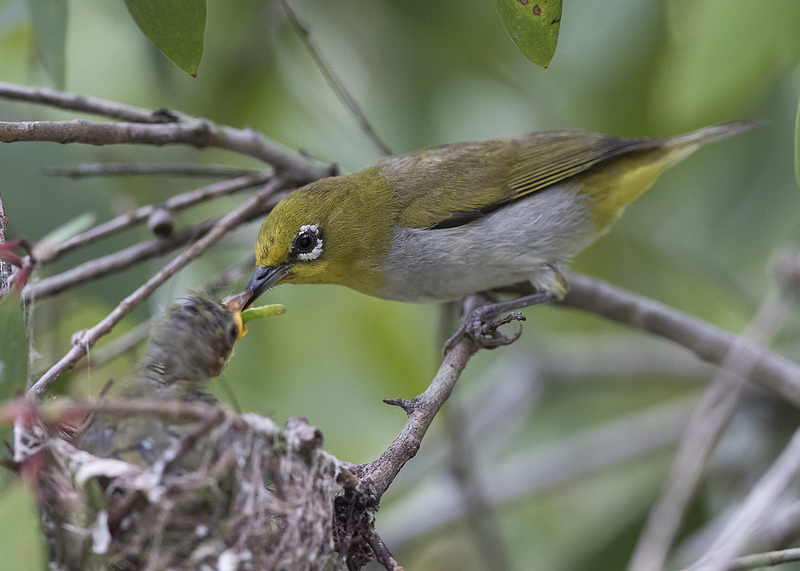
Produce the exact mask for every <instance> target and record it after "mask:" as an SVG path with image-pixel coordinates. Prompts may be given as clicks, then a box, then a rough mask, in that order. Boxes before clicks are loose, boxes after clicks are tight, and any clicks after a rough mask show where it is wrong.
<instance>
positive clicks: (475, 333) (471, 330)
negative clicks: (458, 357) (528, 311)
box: [444, 306, 525, 354]
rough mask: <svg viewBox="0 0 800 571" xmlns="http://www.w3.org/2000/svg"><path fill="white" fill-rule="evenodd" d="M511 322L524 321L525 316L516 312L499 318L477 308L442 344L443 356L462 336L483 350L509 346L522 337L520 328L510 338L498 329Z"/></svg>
mask: <svg viewBox="0 0 800 571" xmlns="http://www.w3.org/2000/svg"><path fill="white" fill-rule="evenodd" d="M512 321H525V316H524V315H522V314H521V313H520V312H518V311H512V312H511V313H508V314H506V315H502V316H500V315H497V314H495V313H494V312H493V311H491V310H490V309H489V308H487V307H485V306H483V307H477V308H475V309H474V310H473V311H472V313H471V314H470V315H469V317H468V318H467V319H465V320H464V322H463V324H462V325H461V327H459V328H458V331H456V332H455V333H454V334H453V336H452V337H450V339H448V340H447V342H446V343H445V344H444V352H445V354H447V353H449V352H450V350H451V349H452V348H453V347H454V346H455V344H456V343H457V342H458V341H459V340H460V339H461V337H462V336H466V337H469V338H470V339H472V341H473V342H474V343H475V344H476V345H477V346H478V347H480V348H483V349H496V348H497V347H502V346H503V345H510V344H511V343H513V342H514V341H516V340H517V339H519V336H520V335H522V328H520V329H519V330H518V331H517V332H516V333H514V334H513V335H511V336H509V335H506V334H505V333H502V332H501V331H500V329H499V328H500V327H501V326H503V325H506V324H507V323H511V322H512Z"/></svg>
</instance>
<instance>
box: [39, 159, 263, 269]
mask: <svg viewBox="0 0 800 571" xmlns="http://www.w3.org/2000/svg"><path fill="white" fill-rule="evenodd" d="M272 177H273V175H272V174H271V173H269V172H262V173H257V174H254V175H248V176H243V177H239V178H234V179H231V180H225V181H222V182H216V183H213V184H209V185H207V186H204V187H201V188H198V189H195V190H192V191H190V192H185V193H183V194H178V195H175V196H173V197H170V198H168V199H167V200H165V201H164V202H162V203H160V204H158V205H153V204H149V205H147V206H142V207H141V208H137V209H136V210H133V211H131V212H127V213H126V214H123V215H121V216H117V217H116V218H113V219H111V220H109V221H108V222H104V223H102V224H98V225H97V226H95V227H94V228H92V229H91V230H88V231H86V232H84V233H83V234H79V235H78V236H75V237H74V238H71V239H70V240H67V241H66V242H64V243H63V244H61V245H59V246H58V247H57V248H54V249H53V251H52V255H50V256H49V257H47V258H46V259H44V260H38V261H39V262H43V263H47V262H53V261H55V260H57V259H59V258H60V257H61V256H62V255H63V254H66V253H67V252H69V251H71V250H74V249H75V248H79V247H83V246H86V245H88V244H91V243H93V242H96V241H97V240H99V239H101V238H105V237H107V236H111V235H113V234H116V233H118V232H121V231H123V230H126V229H127V228H130V227H131V226H134V225H136V224H139V223H142V222H145V221H146V220H147V219H148V218H149V217H150V215H151V214H153V212H154V211H155V210H156V209H158V208H166V209H167V210H171V211H173V212H178V211H180V210H184V209H186V208H189V207H190V206H194V205H196V204H200V203H201V202H205V201H208V200H212V199H214V198H217V197H220V196H228V195H230V194H233V193H235V192H238V191H240V190H244V189H247V188H252V187H254V186H258V185H260V184H265V183H267V182H269V181H270V180H271V179H272Z"/></svg>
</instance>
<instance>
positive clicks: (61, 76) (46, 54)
mask: <svg viewBox="0 0 800 571" xmlns="http://www.w3.org/2000/svg"><path fill="white" fill-rule="evenodd" d="M28 11H29V12H30V15H31V24H32V25H33V30H34V32H35V33H36V38H37V40H38V43H39V50H40V52H41V56H42V61H43V62H44V66H45V68H46V69H47V71H48V73H49V74H50V75H51V76H52V77H53V81H54V82H55V84H56V86H57V87H58V88H59V89H63V88H64V80H65V76H66V69H67V59H66V56H65V51H66V49H65V46H66V42H67V16H68V14H69V7H68V6H67V0H28Z"/></svg>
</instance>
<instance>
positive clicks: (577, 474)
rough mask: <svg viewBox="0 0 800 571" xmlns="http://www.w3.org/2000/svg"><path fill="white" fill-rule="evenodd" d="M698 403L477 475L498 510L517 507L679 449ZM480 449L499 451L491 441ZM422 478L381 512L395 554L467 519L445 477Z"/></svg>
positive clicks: (661, 410)
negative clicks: (619, 466)
mask: <svg viewBox="0 0 800 571" xmlns="http://www.w3.org/2000/svg"><path fill="white" fill-rule="evenodd" d="M462 388H463V387H462ZM694 404H695V398H694V397H692V398H681V399H677V400H673V401H671V402H669V403H667V404H663V405H658V406H652V407H648V408H646V409H645V410H643V411H637V412H635V413H630V414H628V415H626V416H624V417H620V418H615V419H612V420H609V421H607V422H605V423H603V424H601V425H598V426H592V427H590V428H587V429H586V430H583V431H581V432H579V433H577V434H574V435H570V436H566V437H564V438H562V439H560V440H558V441H555V442H552V443H550V444H547V445H543V446H535V447H532V448H530V449H529V450H526V451H522V452H520V453H518V454H516V455H514V456H511V457H509V458H502V459H498V460H495V461H492V462H490V463H483V464H482V465H481V466H480V467H479V470H478V472H479V473H478V476H479V478H480V480H481V481H482V482H484V483H485V486H486V488H485V489H486V493H487V499H488V500H489V502H490V505H491V506H493V507H494V508H499V507H501V506H507V505H510V504H511V505H518V504H519V502H520V501H524V500H525V499H526V498H530V496H531V495H533V494H537V493H547V492H548V491H549V490H552V489H553V488H556V487H559V486H564V485H568V484H569V482H571V481H574V480H582V479H585V478H587V477H590V476H591V474H593V473H596V472H597V471H601V470H603V469H604V468H606V469H607V468H608V467H609V466H612V465H614V464H618V463H624V462H631V461H635V459H637V458H641V457H642V456H647V457H650V456H651V455H652V454H653V453H654V452H656V451H659V450H663V449H665V448H666V447H671V446H673V445H674V444H675V442H676V441H677V440H678V438H679V436H680V434H681V427H682V426H683V425H684V424H685V422H686V419H687V418H688V416H689V414H690V413H691V410H692V408H693V407H694ZM476 445H477V446H481V447H482V448H490V447H491V448H494V447H495V446H496V444H495V443H494V441H492V440H491V439H487V441H486V442H484V443H482V444H481V443H477V444H476ZM426 446H427V445H426ZM403 474H404V477H408V474H406V473H405V472H403ZM427 475H429V474H427ZM419 477H421V475H420V476H419ZM419 477H418V478H417V480H416V481H415V483H414V484H406V485H407V486H411V485H414V490H413V492H411V495H410V496H405V497H404V500H403V502H402V505H400V504H392V505H391V506H389V507H388V508H387V509H386V510H385V511H382V512H381V525H382V529H383V534H384V537H385V538H386V540H387V541H389V542H390V543H391V544H392V545H394V546H395V548H396V549H398V548H399V546H402V545H403V544H407V543H409V542H412V541H414V540H416V539H419V538H421V537H426V536H428V535H429V534H431V533H434V532H435V530H436V529H439V528H440V527H442V526H444V525H448V524H452V523H453V522H455V521H457V520H459V519H460V518H462V517H463V514H464V506H463V505H462V500H461V497H460V496H459V495H458V494H456V493H455V492H454V491H453V489H452V487H453V486H452V484H450V483H449V482H447V480H444V479H441V478H439V479H436V480H431V481H430V482H426V483H420V481H419ZM415 506H419V509H416V510H415V509H414V507H415ZM420 509H424V511H425V513H426V517H425V518H422V519H421V518H420V517H419V510H420Z"/></svg>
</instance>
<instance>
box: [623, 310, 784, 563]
mask: <svg viewBox="0 0 800 571" xmlns="http://www.w3.org/2000/svg"><path fill="white" fill-rule="evenodd" d="M788 303H789V300H788V299H787V298H786V297H785V296H784V295H773V296H770V297H768V298H767V300H766V301H765V302H764V303H763V304H762V306H761V308H759V311H758V312H757V314H756V316H755V317H754V318H753V320H752V322H751V323H750V324H749V325H748V327H747V328H746V330H745V331H744V332H743V333H742V335H741V336H739V337H737V338H736V339H735V340H734V342H733V344H732V345H731V347H730V349H729V350H728V353H727V355H726V356H725V358H724V360H723V363H722V365H721V367H722V368H721V369H720V370H719V371H718V373H717V374H716V375H715V376H714V378H713V379H712V383H711V386H710V387H709V388H708V390H707V391H706V393H705V394H704V396H703V399H702V400H701V401H700V404H699V405H698V407H697V409H696V410H695V413H694V414H693V415H692V418H691V419H690V421H689V424H688V425H687V427H686V431H685V433H684V435H683V438H682V439H681V443H680V446H679V447H678V451H677V453H676V454H675V460H674V462H673V465H672V468H671V470H670V473H669V476H668V478H667V482H666V484H665V485H664V488H663V490H662V492H661V495H660V497H659V498H658V500H657V501H656V504H655V506H654V507H653V509H652V510H651V511H650V515H649V517H648V520H647V523H646V525H645V528H644V530H643V531H642V533H641V535H640V537H639V541H638V543H637V546H636V549H635V550H634V553H633V556H632V558H631V561H630V564H629V569H631V570H634V571H661V569H663V568H664V565H665V563H666V560H667V556H668V554H669V551H670V548H671V546H672V543H673V541H674V540H675V537H676V536H677V534H678V532H679V530H680V526H681V523H682V522H683V519H684V517H685V514H686V511H687V510H688V508H689V505H690V503H691V499H692V497H694V494H695V491H696V489H697V486H698V484H699V482H700V479H701V476H702V473H703V469H704V467H705V465H706V462H707V461H708V458H709V457H710V455H711V452H712V451H713V449H714V446H715V445H716V443H717V441H718V440H719V438H720V437H721V436H722V433H723V432H724V430H725V428H726V427H727V426H728V424H729V422H730V420H731V418H733V415H734V412H735V411H736V407H737V405H738V403H739V397H740V395H741V393H742V390H743V388H744V385H745V379H746V378H747V377H748V376H749V375H750V373H751V372H752V371H753V370H754V368H755V366H756V363H757V362H758V361H759V359H760V357H761V355H760V351H761V350H760V348H759V347H758V345H756V343H763V344H768V343H769V341H770V340H771V339H772V337H773V336H774V335H775V334H777V332H778V331H779V330H780V329H781V328H782V327H783V324H784V323H785V320H786V318H787V315H788V314H789V311H788Z"/></svg>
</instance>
